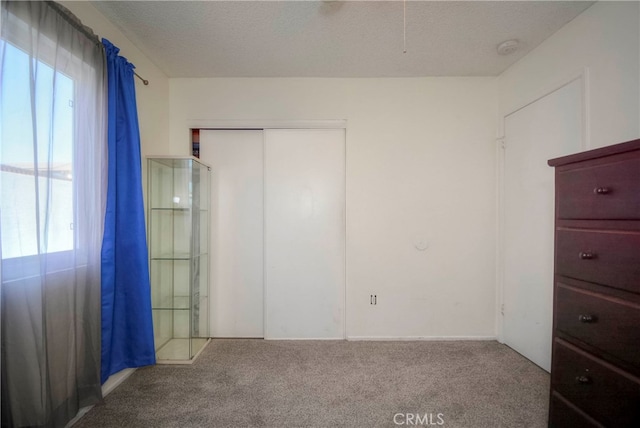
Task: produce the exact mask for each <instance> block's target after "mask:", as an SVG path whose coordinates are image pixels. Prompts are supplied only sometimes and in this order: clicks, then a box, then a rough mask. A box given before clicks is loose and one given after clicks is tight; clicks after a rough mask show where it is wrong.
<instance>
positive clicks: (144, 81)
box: [133, 71, 149, 86]
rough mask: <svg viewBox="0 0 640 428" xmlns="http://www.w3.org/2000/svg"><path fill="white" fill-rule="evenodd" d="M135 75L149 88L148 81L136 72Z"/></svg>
mask: <svg viewBox="0 0 640 428" xmlns="http://www.w3.org/2000/svg"><path fill="white" fill-rule="evenodd" d="M133 74H134V75H135V76H136V77H137V78H138V79H140V80H142V83H144V86H149V81H148V80H147V79H143V78H142V76H140V75H139V74H138V73H136V72H135V71H134V72H133Z"/></svg>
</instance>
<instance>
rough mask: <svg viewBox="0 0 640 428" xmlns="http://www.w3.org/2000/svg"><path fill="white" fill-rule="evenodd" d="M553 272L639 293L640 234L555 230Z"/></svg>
mask: <svg viewBox="0 0 640 428" xmlns="http://www.w3.org/2000/svg"><path fill="white" fill-rule="evenodd" d="M556 273H557V274H558V275H564V276H568V277H570V278H576V279H581V280H584V281H589V282H596V283H599V284H603V285H607V286H610V287H614V288H619V289H623V290H628V291H631V292H634V293H640V233H638V232H614V231H592V230H581V229H558V230H557V231H556Z"/></svg>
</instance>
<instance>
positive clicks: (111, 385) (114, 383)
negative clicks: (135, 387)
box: [65, 368, 136, 428]
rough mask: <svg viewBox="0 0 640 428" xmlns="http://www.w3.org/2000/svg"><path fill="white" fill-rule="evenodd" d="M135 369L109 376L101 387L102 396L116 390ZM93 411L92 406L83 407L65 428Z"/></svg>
mask: <svg viewBox="0 0 640 428" xmlns="http://www.w3.org/2000/svg"><path fill="white" fill-rule="evenodd" d="M135 371H136V369H135V368H131V369H124V370H120V371H119V372H118V373H114V374H112V375H111V376H109V379H107V381H106V382H105V383H104V384H103V385H102V396H103V397H106V396H107V394H109V393H110V392H111V391H113V390H114V389H116V388H117V387H118V385H120V384H121V383H122V382H124V381H125V379H127V378H128V377H129V376H131V375H132V374H133V372H135ZM91 409H93V406H87V407H83V408H82V409H80V410H78V414H77V415H76V417H75V418H73V419H71V420H70V421H69V423H67V425H66V426H65V428H71V427H72V426H73V425H74V424H75V423H76V422H78V421H79V420H80V419H81V418H82V417H83V416H84V415H86V414H87V412H88V411H89V410H91Z"/></svg>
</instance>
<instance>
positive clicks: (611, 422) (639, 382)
mask: <svg viewBox="0 0 640 428" xmlns="http://www.w3.org/2000/svg"><path fill="white" fill-rule="evenodd" d="M551 373H552V376H551V388H552V390H555V391H557V392H558V393H560V394H561V395H562V396H563V397H564V398H566V399H567V400H568V401H570V402H571V403H573V404H574V405H576V406H577V407H578V408H580V409H582V410H583V411H584V412H585V413H587V414H588V415H590V416H591V417H593V418H594V419H596V420H597V421H599V422H601V423H602V424H603V425H605V426H611V427H639V426H640V379H637V378H635V377H633V376H631V375H629V374H627V373H625V372H623V371H622V370H620V369H617V368H615V367H614V366H612V365H610V364H607V363H605V362H604V361H602V360H600V359H598V358H595V357H593V356H591V355H589V354H588V353H586V352H584V351H582V350H580V349H578V348H576V347H574V346H572V345H569V344H567V343H566V342H563V341H561V340H557V339H556V341H555V343H554V350H553V362H552V368H551Z"/></svg>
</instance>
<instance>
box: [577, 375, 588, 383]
mask: <svg viewBox="0 0 640 428" xmlns="http://www.w3.org/2000/svg"><path fill="white" fill-rule="evenodd" d="M576 382H578V383H580V384H582V385H588V384H590V383H591V378H590V377H589V376H576Z"/></svg>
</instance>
